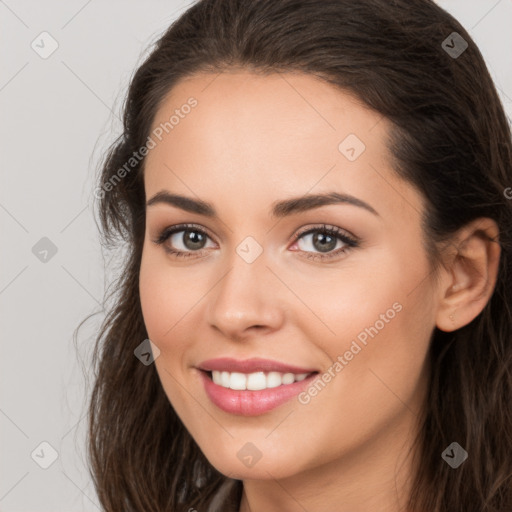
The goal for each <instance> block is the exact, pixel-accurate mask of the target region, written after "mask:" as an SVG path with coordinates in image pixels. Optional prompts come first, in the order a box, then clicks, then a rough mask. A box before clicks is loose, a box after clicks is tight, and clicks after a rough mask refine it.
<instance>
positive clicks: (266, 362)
mask: <svg viewBox="0 0 512 512" xmlns="http://www.w3.org/2000/svg"><path fill="white" fill-rule="evenodd" d="M198 368H199V369H200V370H204V371H213V370H217V371H221V372H222V371H225V372H240V373H254V372H280V373H296V374H301V373H312V372H316V371H317V370H315V369H314V368H299V367H298V366H292V365H289V364H285V363H281V362H279V361H272V360H270V359H261V358H258V357H255V358H252V359H245V360H237V359H233V358H231V357H220V358H217V359H208V360H207V361H203V362H202V363H200V364H199V365H198Z"/></svg>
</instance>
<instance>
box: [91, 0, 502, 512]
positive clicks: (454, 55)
mask: <svg viewBox="0 0 512 512" xmlns="http://www.w3.org/2000/svg"><path fill="white" fill-rule="evenodd" d="M511 184H512V145H511V134H510V128H509V125H508V123H507V118H506V116H505V114H504V111H503V107H502V105H501V103H500V101H499V97H498V95H497V93H496V89H495V86H494V85H493V83H492V80H491V78H490V76H489V72H488V70H487V68H486V66H485V63H484V61H483V58H482V56H481V54H480V52H479V50H478V49H477V47H476V45H475V43H474V42H473V40H472V39H471V37H470V36H469V34H468V33H467V32H466V31H465V30H464V28H463V27H462V26H461V25H460V24H459V23H458V22H457V21H456V20H455V19H454V18H453V17H451V16H450V15H449V14H448V13H446V12H445V11H444V10H443V9H441V8H440V7H439V6H437V5H436V4H435V3H434V2H432V1H430V0H413V1H411V0H397V1H394V2H388V1H387V0H364V1H360V2H352V1H349V0H346V1H345V0H324V1H321V2H320V1H314V0H279V1H276V0H257V1H243V2H242V1H240V0H202V1H199V2H197V3H195V4H194V5H193V6H192V7H190V8H189V9H188V10H187V11H186V12H185V13H184V14H183V15H182V16H181V17H180V18H179V19H178V20H177V21H176V22H175V23H173V24H172V26H171V27H170V28H169V29H168V31H167V32H166V33H165V34H164V35H163V36H162V37H161V39H160V40H159V41H158V42H157V44H156V46H155V48H154V49H153V51H152V53H151V54H150V55H149V57H148V58H147V60H146V61H145V62H144V63H143V64H142V66H141V67H140V68H139V69H138V70H137V72H136V74H135V75H134V77H133V80H132V82H131V85H130V89H129V92H128V98H127V102H126V105H125V111H124V131H123V134H122V136H121V137H120V138H119V139H118V140H117V141H116V143H115V144H114V145H113V146H112V147H111V149H110V151H109V153H108V155H107V157H106V159H105V162H104V166H103V169H102V176H101V181H100V187H99V189H98V191H97V194H96V195H97V197H98V198H99V199H100V201H99V213H100V220H101V222H102V228H103V235H104V240H105V243H111V244H114V243H115V242H116V238H118V237H121V238H122V239H123V240H124V241H125V242H126V246H127V249H128V257H127V259H126V262H125V266H124V269H123V270H124V271H123V272H122V274H121V276H120V277H119V280H118V282H117V287H116V289H115V292H116V303H115V305H114V306H113V307H112V308H111V310H110V312H109V316H108V318H107V320H106V321H105V323H104V325H103V327H102V330H101V332H100V334H99V336H98V340H97V345H96V351H95V363H96V367H97V373H96V381H95V388H94V391H93V394H92V397H91V404H90V418H89V419H90V424H89V425H90V444H89V450H90V460H91V468H92V474H93V478H94V482H95V485H96V489H97V492H98V496H99V499H100V502H101V504H102V506H103V507H104V509H105V510H107V511H116V512H117V511H120V510H123V511H148V510H151V511H177V510H180V511H181V510H184V511H192V510H197V511H206V510H210V511H213V510H222V511H228V510H233V511H241V512H248V511H252V512H255V511H258V512H259V511H265V512H271V511H283V510H285V511H299V510H300V511H302V510H307V511H309V512H314V511H318V510H322V511H326V510H328V511H337V512H347V511H366V512H370V511H377V510H378V511H379V512H397V511H399V510H400V511H408V512H412V511H415V512H416V511H425V512H426V511H428V512H454V511H461V510H465V511H475V512H476V511H478V512H482V511H486V512H491V511H510V510H512V481H511V474H512V456H511V455H512V453H511V446H512V444H511V442H512V414H511V407H510V404H511V401H512V392H511V386H512V376H511V360H512V344H511V341H512V339H511V329H512V327H511V326H512V322H511V320H512V308H511V304H512V297H511V293H512V282H511V275H512V273H511V270H512V268H511V265H512V262H511V238H510V236H511V229H510V228H511V226H512V203H511V201H510V199H509V197H510V195H509V194H507V192H506V190H507V189H508V190H510V189H509V188H508V187H510V186H511ZM150 340H151V341H150Z"/></svg>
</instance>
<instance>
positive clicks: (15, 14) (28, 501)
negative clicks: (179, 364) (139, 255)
mask: <svg viewBox="0 0 512 512" xmlns="http://www.w3.org/2000/svg"><path fill="white" fill-rule="evenodd" d="M190 3H191V0H190V1H186V2H184V1H179V0H168V1H163V0H159V1H156V0H154V1H151V2H142V1H141V0H138V1H134V0H130V1H126V0H123V1H121V0H116V1H112V0H109V1H106V0H103V1H100V0H89V1H85V0H73V1H68V2H58V1H56V0H51V1H46V2H37V1H35V0H32V1H21V0H5V1H3V0H0V48H1V53H0V59H1V62H0V106H1V111H0V112H1V117H0V119H1V122H0V130H1V133H0V141H1V160H0V168H1V185H0V223H1V224H0V225H1V248H2V255H1V260H0V261H1V264H0V308H1V316H0V319H1V336H2V337H1V357H0V379H1V380H0V383H1V387H0V429H1V430H0V511H1V512H28V511H31V512H43V511H44V512H50V511H51V512H60V511H65V512H75V511H96V510H99V506H98V501H97V497H96V495H95V492H94V489H93V486H92V482H91V480H90V477H89V474H88V469H87V466H86V461H85V448H84V442H85V431H86V426H87V422H86V420H85V419H84V412H85V405H86V404H85V401H86V398H87V397H86V387H85V381H84V379H83V377H82V370H81V366H80V362H79V358H78V356H77V354H76V351H75V345H74V343H73V332H74V330H75V328H76V327H77V325H78V323H79V322H80V321H81V320H82V319H84V318H85V317H86V316H87V315H88V314H90V313H93V312H100V314H97V315H96V316H94V317H93V318H92V319H91V320H90V321H89V322H87V323H86V324H85V326H84V327H83V328H82V329H81V331H80V336H79V339H78V341H79V347H80V350H81V352H80V354H81V356H80V357H83V358H84V362H85V364H87V357H88V354H89V353H90V349H91V348H92V343H93V342H94V333H95V329H97V328H98V326H99V324H100V321H101V320H102V318H103V314H102V313H101V300H102V296H103V292H104V289H105V284H106V283H108V282H109V280H110V274H109V275H105V270H104V260H103V257H102V252H101V247H100V243H99V238H98V234H97V228H96V224H95V222H94V220H93V215H92V207H91V204H92V200H93V189H94V187H95V181H94V179H95V176H96V174H97V170H98V164H99V162H100V159H101V157H102V155H103V152H104V150H105V148H106V147H107V146H108V145H109V144H110V143H111V142H112V141H113V140H114V138H115V136H117V135H118V134H119V132H120V121H119V118H120V116H121V111H120V109H121V106H122V100H123V98H124V94H125V92H126V87H127V85H128V82H129V79H130V77H131V75H132V73H133V71H134V69H135V68H136V67H137V65H138V64H140V63H141V62H142V58H143V57H144V56H145V55H146V53H147V51H148V47H149V45H150V44H151V43H153V42H154V41H155V40H156V39H157V38H158V36H159V35H160V34H161V33H162V32H163V31H164V30H165V29H166V28H167V27H168V26H169V24H170V23H171V22H172V21H173V20H174V19H175V18H176V17H177V16H179V14H180V13H181V12H183V11H184V10H185V9H186V8H187V6H188V5H190ZM439 4H440V5H441V6H442V7H444V8H445V9H447V10H448V11H449V12H451V13H452V14H453V15H454V16H455V17H456V18H457V19H458V20H459V21H460V22H461V23H462V24H463V25H464V26H465V27H466V28H467V29H468V31H469V32H470V34H471V36H472V37H473V38H474V39H475V41H476V43H477V45H478V46H479V47H480V49H481V51H482V53H483V55H484V58H485V59H486V62H487V64H488V66H489V69H490V71H491V74H492V76H493V78H494V80H495V83H496V84H497V86H498V88H499V92H500V95H501V98H502V101H503V103H504V106H505V108H506V110H507V113H508V116H509V117H512V61H511V57H510V49H511V48H512V31H511V30H510V27H511V26H512V1H511V0H471V1H468V0H442V1H441V0H440V1H439ZM43 31H47V32H48V33H50V34H51V36H52V37H53V38H54V39H55V40H56V41H57V42H58V48H57V50H56V51H55V52H54V53H53V54H52V55H51V56H50V57H48V58H47V59H43V58H41V57H40V56H39V55H38V54H37V53H36V51H34V50H33V49H32V47H31V44H32V41H34V40H36V43H37V41H40V39H38V36H39V34H40V33H41V32H43ZM447 35H448V34H447ZM439 43H441V42H439ZM39 45H40V46H41V45H42V43H39ZM45 48H49V42H48V40H47V41H46V43H45ZM41 51H42V49H41ZM510 186H512V183H511V184H510ZM43 237H47V238H48V239H50V240H51V241H52V243H53V244H54V245H55V246H56V248H57V252H56V254H55V255H54V256H53V257H51V258H50V257H49V256H48V257H47V259H48V261H46V262H42V261H40V259H38V258H37V257H36V255H35V254H34V253H33V247H34V246H35V245H36V244H37V243H38V242H39V241H40V240H41V239H42V238H43ZM42 256H43V255H41V257H42ZM42 442H47V443H49V444H50V445H51V446H52V447H53V448H54V449H55V450H56V452H57V453H58V458H57V459H56V460H55V462H54V463H53V464H52V465H51V466H50V467H49V468H48V469H42V468H41V467H40V466H39V465H38V464H37V463H36V462H35V460H37V461H39V462H40V463H44V462H45V460H46V461H49V460H50V459H49V457H50V456H51V451H50V450H49V449H48V448H47V447H45V446H44V445H43V446H42V447H40V444H41V443H42ZM34 450H36V452H35V454H34V459H35V460H34V459H33V458H32V457H31V454H32V453H33V452H34Z"/></svg>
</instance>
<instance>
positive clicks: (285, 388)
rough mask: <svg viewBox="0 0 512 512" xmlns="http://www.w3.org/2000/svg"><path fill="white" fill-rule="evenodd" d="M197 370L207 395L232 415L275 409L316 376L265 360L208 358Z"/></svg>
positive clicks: (261, 412) (315, 372)
mask: <svg viewBox="0 0 512 512" xmlns="http://www.w3.org/2000/svg"><path fill="white" fill-rule="evenodd" d="M198 369H199V370H201V372H200V373H201V378H202V380H203V384H204V387H205V391H206V394H207V395H208V397H209V398H210V400H211V401H212V402H213V403H214V404H215V405H216V406H217V407H219V408H220V409H222V410H223V411H225V412H228V413H231V414H239V415H244V416H255V415H259V414H263V413H265V412H268V411H270V410H271V409H274V408H275V407H278V406H279V405H281V404H283V403H285V402H287V401H288V400H290V399H291V398H293V397H294V396H295V395H297V394H298V393H300V392H301V390H302V389H304V388H305V387H306V386H307V385H309V383H310V381H311V380H312V379H313V378H314V376H315V375H316V374H317V373H318V371H317V370H315V369H310V368H298V367H296V366H290V365H288V364H283V363H279V362H277V361H270V360H267V359H258V358H255V359H248V360H245V361H237V360H235V359H231V358H220V359H210V360H208V361H204V362H202V363H201V364H200V365H199V366H198Z"/></svg>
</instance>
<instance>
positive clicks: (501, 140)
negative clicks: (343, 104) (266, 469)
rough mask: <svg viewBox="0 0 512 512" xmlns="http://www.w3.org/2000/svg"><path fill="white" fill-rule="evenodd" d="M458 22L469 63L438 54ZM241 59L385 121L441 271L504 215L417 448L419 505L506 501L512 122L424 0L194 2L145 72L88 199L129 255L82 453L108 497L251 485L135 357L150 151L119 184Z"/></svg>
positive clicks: (176, 495)
mask: <svg viewBox="0 0 512 512" xmlns="http://www.w3.org/2000/svg"><path fill="white" fill-rule="evenodd" d="M453 32H457V33H458V34H459V35H460V36H462V38H463V39H464V40H465V41H466V42H467V43H468V47H467V49H466V50H465V51H464V52H463V53H462V54H461V55H460V56H458V57H454V56H451V55H449V54H448V53H447V51H445V49H444V48H443V46H442V43H443V41H445V40H446V38H447V37H448V36H450V35H451V34H452V33H453ZM233 67H237V68H243V69H246V70H249V71H253V72H256V73H261V74H263V75H264V74H268V73H279V72H302V73H308V74H311V75H315V76H316V77H319V78H321V79H323V80H325V81H326V82H328V83H330V84H334V85H335V86H337V87H339V88H340V90H342V91H345V92H349V93H352V94H353V95H355V96H357V97H358V98H359V99H360V100H361V101H362V102H363V104H365V105H367V106H368V107H370V108H371V109H373V110H374V111H376V112H379V113H380V114H381V115H382V116H385V118H387V119H388V120H389V121H390V122H391V127H392V129H391V133H390V134H389V136H390V138H389V148H390V151H391V154H392V157H393V164H394V169H395V171H396V172H397V174H398V175H399V176H400V177H402V178H403V179H404V180H407V181H408V182H409V183H411V184H412V185H413V186H415V187H417V189H418V190H420V191H421V192H422V194H423V195H424V197H425V198H426V200H427V208H426V212H425V215H424V219H423V230H424V234H425V236H426V239H427V240H428V241H429V242H430V243H429V245H428V252H429V256H430V257H431V262H432V266H433V268H434V269H435V268H436V266H437V265H438V264H439V262H440V254H441V252H440V250H439V248H440V246H441V243H442V242H444V241H446V240H449V239H450V237H451V236H452V235H453V234H454V233H455V232H456V231H457V230H458V229H459V228H461V227H462V226H464V225H465V224H466V223H468V222H470V221H471V220H473V219H476V218H478V217H490V218H492V219H494V220H495V221H496V223H497V224H498V227H499V230H500V235H499V242H497V243H499V244H500V246H501V257H500V264H499V271H498V279H497V283H496V286H495V288H494V291H493V294H492V297H491V298H490V300H489V301H488V303H487V305H486V306H485V308H484V310H483V311H482V312H481V314H480V315H478V316H477V317H476V318H475V319H474V320H473V321H472V322H471V323H469V324H468V325H466V326H464V327H462V328H460V329H458V330H456V331H455V332H451V333H446V332H442V331H440V330H438V329H437V328H434V331H433V333H432V338H431V347H430V351H429V358H430V362H431V365H430V366H431V374H430V386H429V392H428V396H427V398H426V402H425V404H424V418H423V420H422V426H421V429H420V431H419V435H418V438H417V440H416V443H417V445H416V446H417V453H418V454H419V457H420V460H421V463H420V465H419V471H418V473H417V474H416V475H414V479H415V480H414V484H413V486H412V489H413V491H412V494H411V496H410V499H409V503H408V510H411V511H412V510H415V511H416V510H422V511H428V512H459V511H462V510H464V511H466V512H470V511H474V512H510V511H512V481H511V478H512V412H511V407H512V372H511V370H512V308H511V304H512V277H511V276H512V252H511V251H512V243H511V233H512V229H511V227H512V201H511V200H509V199H507V196H508V194H507V193H506V192H505V191H506V190H507V189H508V187H510V186H512V140H511V131H510V125H509V122H508V120H507V117H506V115H505V113H504V109H503V106H502V104H501V102H500V99H499V96H498V94H497V91H496V88H495V85H494V84H493V82H492V79H491V77H490V74H489V72H488V69H487V67H486V65H485V63H484V59H483V57H482V55H481V53H480V51H479V50H478V48H477V46H476V44H475V43H474V41H473V40H472V39H471V37H470V36H469V34H468V33H467V31H466V30H465V29H464V28H463V27H462V26H461V25H460V24H459V23H458V22H457V21H456V20H455V19H454V18H453V17H452V16H451V15H450V14H448V13H447V12H446V11H445V10H443V9H442V8H441V7H439V6H438V5H436V4H435V3H434V2H433V1H431V0H393V1H389V0H358V1H354V0H201V1H199V2H196V3H195V4H193V5H192V6H191V7H190V8H189V9H188V10H187V11H186V12H184V13H183V14H182V15H181V16H180V17H179V19H177V20H176V21H175V22H174V23H172V25H171V26H170V27H169V28H168V30H167V31H166V32H165V33H164V34H163V36H161V37H160V38H159V39H158V41H157V42H156V43H155V44H154V47H153V48H152V49H151V52H150V54H149V55H148V56H147V57H146V59H145V60H144V62H143V63H142V65H141V66H140V67H139V68H138V69H137V70H136V71H135V73H134V75H133V77H132V79H131V82H130V86H129V90H128V94H127V97H126V99H125V103H124V105H123V132H122V134H121V135H120V136H119V137H118V138H117V140H116V141H115V142H114V143H113V144H112V145H111V146H110V148H109V149H108V152H107V153H106V155H105V157H104V160H103V162H102V166H101V170H100V172H101V176H100V177H99V183H98V186H99V187H102V189H101V190H102V193H101V194H98V195H97V198H98V202H97V205H96V204H95V207H97V208H98V212H99V220H100V223H101V228H100V230H101V235H102V245H103V246H104V247H108V248H118V249H119V248H120V249H122V250H124V251H125V252H124V253H123V257H122V259H119V260H118V262H121V263H120V265H121V267H120V271H119V275H117V277H116V278H115V279H114V280H113V282H112V283H111V286H110V288H109V289H108V291H107V293H106V294H105V304H109V305H108V307H106V311H107V315H106V317H105V319H104V321H103V323H102V325H101V328H100V330H99V332H98V333H97V337H96V340H95V341H96V343H95V345H94V350H93V358H92V366H93V370H92V371H93V374H92V375H93V378H94V386H93V389H92V392H91V395H90V403H88V421H89V423H88V443H87V449H88V459H89V463H90V471H91V475H92V477H93V482H94V485H95V489H96V491H97V495H98V498H99V500H100V503H101V505H102V507H103V508H104V510H105V511H108V512H120V511H123V512H135V511H137V512H148V511H152V512H164V511H166V512H169V511H173V512H174V511H181V510H183V511H188V510H193V509H197V510H199V511H206V510H207V509H208V507H213V503H214V497H215V496H216V495H218V494H219V492H220V491H221V490H222V489H224V490H227V491H226V493H225V499H224V501H223V503H221V502H222V500H220V501H219V503H221V504H220V510H223V511H229V510H233V511H237V510H238V506H239V502H240V498H241V493H242V482H241V481H239V480H232V479H230V478H228V477H227V476H225V475H222V474H221V473H219V472H218V471H217V470H216V469H215V468H214V467H212V466H211V464H210V463H209V462H208V461H207V459H206V458H205V456H204V455H203V454H202V452H201V451H200V450H199V448H198V446H197V444H196V443H195V442H194V440H193V439H192V437H191V436H190V434H189V433H188V431H187V430H186V429H185V427H184V426H183V424H182V422H181V421H180V419H179V418H178V416H177V414H176V413H175V411H174V409H173V407H172V405H171V404H170V403H169V400H168V399H167V397H166V395H165V393H164V391H163V388H162V385H161V383H160V381H159V378H158V375H157V372H156V369H155V367H154V365H150V366H145V365H143V364H141V362H140V361H139V360H138V359H137V358H136V357H135V356H134V349H135V348H136V347H137V346H138V345H139V344H140V343H141V342H142V341H143V340H145V339H146V338H147V337H148V335H147V332H146V328H145V326H144V321H143V317H142V312H141V305H140V297H139V288H138V287H139V268H140V263H141V254H142V247H143V240H144V231H145V191H144V181H143V168H144V159H142V160H141V161H140V162H138V163H137V165H135V166H134V167H133V169H132V170H131V171H130V172H128V173H127V174H126V176H124V177H123V178H122V179H121V180H119V179H117V178H119V174H117V173H118V171H119V169H121V168H122V167H123V166H124V165H125V164H126V162H127V161H129V159H130V157H131V156H132V154H133V152H134V151H137V150H138V149H139V148H141V147H142V146H144V144H145V143H146V140H147V138H148V136H149V135H150V128H151V125H152V122H153V120H154V117H155V113H156V111H157V109H158V107H159V105H160V104H161V102H162V100H163V98H164V96H165V95H166V94H167V93H168V92H169V90H170V89H171V88H172V87H173V86H174V85H176V83H177V82H178V81H179V80H181V79H183V78H185V77H190V76H192V75H194V74H196V73H212V77H213V76H214V74H216V73H222V72H223V71H226V70H228V69H232V68H233ZM116 175H117V178H116V177H115V176H116ZM112 180H114V181H112ZM114 182H115V186H110V187H107V186H106V185H107V183H110V184H112V183H114ZM107 190H108V191H107ZM454 440H457V441H458V442H459V444H461V445H462V446H463V447H464V448H465V449H466V451H467V452H468V453H469V458H468V459H467V460H466V461H465V462H464V464H462V465H461V466H460V467H459V468H457V469H452V468H451V467H450V466H449V465H448V464H446V463H445V462H444V461H443V459H442V458H441V453H442V452H443V450H444V449H445V448H446V447H447V446H448V445H449V444H450V443H451V442H452V441H454ZM215 499H217V500H219V497H218V496H217V498H215Z"/></svg>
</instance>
